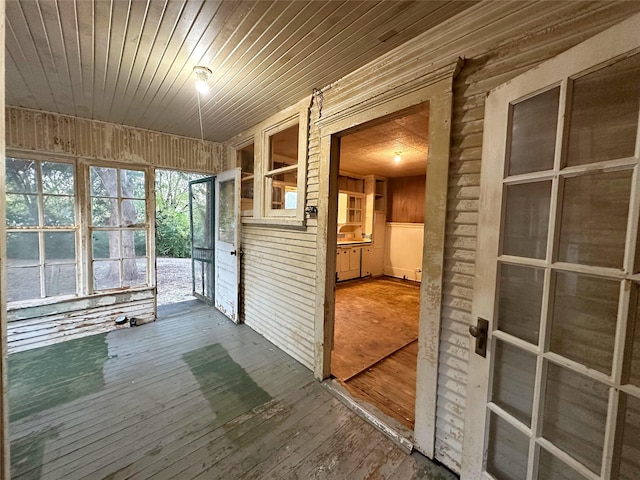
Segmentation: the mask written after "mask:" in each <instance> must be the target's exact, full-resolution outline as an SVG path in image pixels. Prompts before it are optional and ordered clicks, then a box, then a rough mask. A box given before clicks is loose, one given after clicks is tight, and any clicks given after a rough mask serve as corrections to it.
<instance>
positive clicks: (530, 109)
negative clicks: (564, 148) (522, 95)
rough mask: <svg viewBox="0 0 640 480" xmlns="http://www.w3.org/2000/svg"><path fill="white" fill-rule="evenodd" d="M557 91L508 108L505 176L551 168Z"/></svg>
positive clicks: (556, 112)
mask: <svg viewBox="0 0 640 480" xmlns="http://www.w3.org/2000/svg"><path fill="white" fill-rule="evenodd" d="M559 100H560V87H557V88H554V89H553V90H549V91H547V92H544V93H541V94H539V95H536V96H535V97H532V98H529V99H528V100H524V101H522V102H520V103H517V104H516V105H514V106H513V107H511V108H512V118H511V148H510V150H509V159H508V165H509V175H518V174H520V173H529V172H538V171H541V170H549V169H551V168H553V156H554V153H555V146H556V128H557V126H558V104H559Z"/></svg>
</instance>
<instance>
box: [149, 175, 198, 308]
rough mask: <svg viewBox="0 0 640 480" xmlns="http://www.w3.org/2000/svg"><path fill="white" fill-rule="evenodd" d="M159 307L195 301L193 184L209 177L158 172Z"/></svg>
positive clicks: (157, 283) (157, 259)
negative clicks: (190, 213)
mask: <svg viewBox="0 0 640 480" xmlns="http://www.w3.org/2000/svg"><path fill="white" fill-rule="evenodd" d="M155 174H156V285H157V302H158V303H157V304H158V306H166V305H171V304H174V303H180V302H185V301H190V300H195V297H194V296H193V272H192V268H191V235H190V231H189V182H191V181H193V180H198V179H201V178H204V177H205V175H202V174H198V173H190V172H183V171H176V170H160V169H156V171H155Z"/></svg>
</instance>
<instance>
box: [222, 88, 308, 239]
mask: <svg viewBox="0 0 640 480" xmlns="http://www.w3.org/2000/svg"><path fill="white" fill-rule="evenodd" d="M310 100H311V97H306V98H305V99H303V100H301V101H300V102H298V103H297V104H295V105H293V106H291V107H289V108H287V109H285V110H283V111H282V112H279V113H277V114H276V115H273V116H271V117H269V118H268V119H267V120H265V121H263V122H261V123H259V124H257V125H255V126H254V127H252V128H250V129H248V130H246V131H245V132H242V133H241V134H239V135H236V136H235V137H233V138H232V139H230V140H228V141H227V142H226V143H227V145H228V149H227V157H228V158H229V159H230V160H231V161H230V162H229V163H230V166H231V167H233V166H238V167H239V166H240V165H237V155H236V152H237V150H239V149H240V148H242V147H244V146H247V145H249V144H251V143H252V142H253V149H254V187H253V216H252V217H251V216H243V217H242V222H243V223H246V224H252V225H265V226H270V225H272V226H282V227H286V228H304V227H305V212H304V209H305V205H306V198H307V192H306V186H307V163H308V155H307V152H308V142H309V102H310ZM296 123H297V124H298V128H299V131H298V163H297V165H296V166H295V167H293V166H292V167H284V168H283V169H281V170H283V171H284V170H286V169H293V168H297V170H298V176H297V185H296V187H297V190H298V196H297V206H296V209H295V210H293V209H290V210H284V209H282V210H275V209H271V208H270V204H269V203H268V200H269V198H270V195H269V194H268V191H267V189H266V188H265V185H266V183H267V176H266V173H267V166H268V164H269V137H271V136H272V135H274V134H276V133H278V132H280V131H282V130H285V129H287V128H289V127H291V126H293V125H295V124H296ZM279 170H280V169H279Z"/></svg>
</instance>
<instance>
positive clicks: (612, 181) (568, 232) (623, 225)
mask: <svg viewBox="0 0 640 480" xmlns="http://www.w3.org/2000/svg"><path fill="white" fill-rule="evenodd" d="M630 190H631V171H623V172H611V173H603V174H599V175H582V176H580V177H572V178H567V179H566V180H565V181H564V195H563V198H562V219H561V221H560V245H559V252H558V260H559V261H561V262H569V263H579V264H582V265H596V266H600V267H611V268H622V261H623V258H624V243H625V237H626V231H627V212H628V211H629V195H630Z"/></svg>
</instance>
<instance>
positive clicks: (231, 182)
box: [214, 168, 241, 323]
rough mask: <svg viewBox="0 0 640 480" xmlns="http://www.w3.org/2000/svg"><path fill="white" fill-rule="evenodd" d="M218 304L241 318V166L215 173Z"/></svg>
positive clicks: (233, 317) (233, 316) (216, 296)
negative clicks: (239, 313)
mask: <svg viewBox="0 0 640 480" xmlns="http://www.w3.org/2000/svg"><path fill="white" fill-rule="evenodd" d="M214 235H215V240H214V245H215V306H216V308H217V309H218V310H220V311H221V312H222V313H224V314H225V315H226V316H227V317H229V318H230V319H231V320H233V321H234V322H236V323H238V322H239V317H238V303H239V302H238V295H239V290H240V257H241V250H240V169H239V168H236V169H233V170H228V171H226V172H223V173H220V174H218V175H217V176H216V177H215V230H214Z"/></svg>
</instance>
